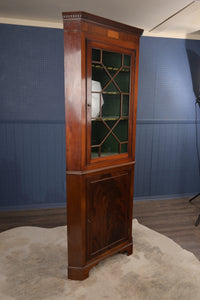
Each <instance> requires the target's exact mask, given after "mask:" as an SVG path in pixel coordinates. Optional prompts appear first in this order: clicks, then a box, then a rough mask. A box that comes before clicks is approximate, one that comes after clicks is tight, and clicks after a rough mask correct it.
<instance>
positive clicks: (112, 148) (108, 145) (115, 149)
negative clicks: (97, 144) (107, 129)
mask: <svg viewBox="0 0 200 300" xmlns="http://www.w3.org/2000/svg"><path fill="white" fill-rule="evenodd" d="M118 153H119V143H118V141H117V140H116V139H115V137H114V136H113V135H112V134H110V135H109V136H108V138H107V139H106V140H105V142H104V143H103V145H102V147H101V156H108V155H114V154H118Z"/></svg>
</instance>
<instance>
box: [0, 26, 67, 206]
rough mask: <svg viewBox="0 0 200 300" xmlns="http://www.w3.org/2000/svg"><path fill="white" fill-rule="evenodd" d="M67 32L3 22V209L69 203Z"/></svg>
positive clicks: (0, 142) (0, 136)
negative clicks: (66, 145) (65, 102)
mask: <svg viewBox="0 0 200 300" xmlns="http://www.w3.org/2000/svg"><path fill="white" fill-rule="evenodd" d="M63 59H64V58H63V32H62V30H57V29H47V28H37V27H26V26H13V25H3V24H0V207H1V208H10V209H13V208H14V209H16V208H19V209H20V208H28V207H51V206H60V205H65V202H66V200H65V199H66V187H65V127H64V75H63V74H64V61H63Z"/></svg>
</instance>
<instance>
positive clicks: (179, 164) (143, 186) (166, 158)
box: [135, 37, 200, 199]
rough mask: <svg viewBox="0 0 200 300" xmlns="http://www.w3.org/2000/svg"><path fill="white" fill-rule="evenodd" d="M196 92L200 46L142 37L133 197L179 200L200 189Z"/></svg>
mask: <svg viewBox="0 0 200 300" xmlns="http://www.w3.org/2000/svg"><path fill="white" fill-rule="evenodd" d="M195 93H200V41H192V40H182V39H169V38H150V37H143V38H142V39H141V48H140V67H139V89H138V120H137V139H136V161H137V164H136V174H135V196H136V198H140V197H141V198H145V197H146V198H152V199H155V198H162V197H177V196H182V195H190V194H193V193H194V194H195V193H196V192H198V191H199V190H200V177H199V173H198V157H197V150H196V130H195V98H196V94H195ZM199 110H200V108H199V107H197V113H198V119H199ZM199 133H200V131H199ZM199 140H200V139H199ZM199 142H200V141H199Z"/></svg>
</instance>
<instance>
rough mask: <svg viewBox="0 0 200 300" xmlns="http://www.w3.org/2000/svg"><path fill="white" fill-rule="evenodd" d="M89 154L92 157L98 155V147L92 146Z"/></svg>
mask: <svg viewBox="0 0 200 300" xmlns="http://www.w3.org/2000/svg"><path fill="white" fill-rule="evenodd" d="M91 156H92V158H97V157H99V147H94V148H92V150H91Z"/></svg>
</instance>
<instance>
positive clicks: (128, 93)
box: [87, 42, 135, 163]
mask: <svg viewBox="0 0 200 300" xmlns="http://www.w3.org/2000/svg"><path fill="white" fill-rule="evenodd" d="M134 65H135V51H134V50H127V49H124V48H121V47H116V46H108V45H104V44H101V43H96V42H88V47H87V126H88V128H87V161H88V163H93V162H97V161H102V160H110V159H112V158H113V157H114V156H115V157H116V156H118V157H119V159H120V158H122V157H131V156H132V142H133V140H132V132H133V128H132V124H133V112H134V101H133V91H134V88H133V85H134V69H135V68H134Z"/></svg>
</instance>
